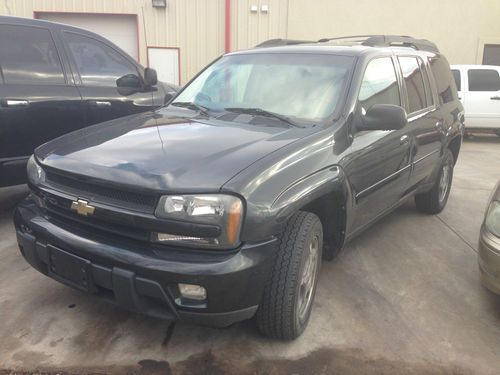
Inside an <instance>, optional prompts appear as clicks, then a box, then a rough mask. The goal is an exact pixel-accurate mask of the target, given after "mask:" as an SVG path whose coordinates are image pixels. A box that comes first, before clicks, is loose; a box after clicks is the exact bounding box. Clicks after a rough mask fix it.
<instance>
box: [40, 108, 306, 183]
mask: <svg viewBox="0 0 500 375" xmlns="http://www.w3.org/2000/svg"><path fill="white" fill-rule="evenodd" d="M186 113H190V114H191V113H192V112H191V111H188V110H184V109H166V108H165V109H161V110H158V111H155V112H149V113H143V114H139V115H133V116H128V117H124V118H120V119H116V120H112V121H109V122H106V123H103V124H99V125H95V126H91V127H88V128H84V129H81V130H78V131H76V132H73V133H69V134H66V135H64V136H62V137H60V138H57V139H55V140H53V141H51V142H49V143H46V144H44V145H43V146H40V147H39V148H38V149H37V150H36V151H35V155H36V157H37V159H38V161H39V162H40V163H41V164H42V165H45V166H47V167H51V168H54V169H56V170H60V171H66V172H70V173H74V174H79V175H82V176H84V177H85V178H88V179H99V180H106V181H110V182H112V183H118V184H126V185H131V186H135V187H140V188H145V189H154V190H168V191H176V192H185V191H190V192H196V191H201V190H203V191H208V192H210V191H216V190H218V189H220V187H221V186H222V185H223V184H224V183H225V182H226V181H228V180H229V179H230V178H231V177H233V176H234V175H236V174H237V173H238V172H240V171H241V170H242V169H244V168H245V167H247V166H249V165H250V164H252V163H253V162H255V161H257V160H258V159H260V158H262V157H264V156H266V155H268V154H269V153H271V152H273V151H275V150H277V149H279V148H281V147H283V146H285V145H287V144H289V143H291V142H293V141H295V140H297V139H299V138H302V137H304V136H306V135H307V134H310V133H311V132H313V128H289V127H286V126H281V125H277V126H269V125H255V124H249V123H239V122H231V121H220V120H217V119H212V118H211V119H205V118H201V116H197V118H196V119H194V118H189V117H186V116H185V114H186ZM181 114H182V115H181ZM227 116H233V119H235V118H236V117H237V116H238V115H236V114H228V115H227ZM240 116H246V115H240ZM247 118H248V116H247ZM269 121H270V122H271V121H273V120H269Z"/></svg>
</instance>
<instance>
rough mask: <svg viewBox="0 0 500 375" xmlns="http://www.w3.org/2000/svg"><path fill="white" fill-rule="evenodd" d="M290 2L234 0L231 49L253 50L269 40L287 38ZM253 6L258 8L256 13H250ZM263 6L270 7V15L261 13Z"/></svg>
mask: <svg viewBox="0 0 500 375" xmlns="http://www.w3.org/2000/svg"><path fill="white" fill-rule="evenodd" d="M292 1H293V0H292ZM288 2H289V0H233V1H232V6H231V20H232V22H231V49H232V50H239V49H246V48H252V47H254V46H255V45H256V44H259V43H261V42H263V41H265V40H268V39H274V38H286V37H287V35H288V6H289V5H288ZM252 5H257V6H258V11H257V12H256V13H252V12H250V7H251V6H252ZM262 5H268V7H269V12H268V13H262V12H261V6H262Z"/></svg>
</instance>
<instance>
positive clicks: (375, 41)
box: [318, 35, 439, 52]
mask: <svg viewBox="0 0 500 375" xmlns="http://www.w3.org/2000/svg"><path fill="white" fill-rule="evenodd" d="M349 39H353V40H351V42H354V43H359V44H361V45H363V46H369V47H395V46H400V47H411V48H414V49H416V50H421V51H429V52H439V49H438V47H437V46H436V45H435V44H434V43H432V42H430V41H428V40H426V39H415V38H412V37H411V36H407V35H352V36H342V37H336V38H323V39H320V40H318V43H324V42H330V41H339V42H340V41H342V40H346V41H348V40H349Z"/></svg>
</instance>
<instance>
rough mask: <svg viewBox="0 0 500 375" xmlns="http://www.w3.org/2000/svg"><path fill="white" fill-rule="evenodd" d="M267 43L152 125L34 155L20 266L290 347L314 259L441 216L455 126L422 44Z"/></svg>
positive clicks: (302, 320)
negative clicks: (392, 225) (413, 209)
mask: <svg viewBox="0 0 500 375" xmlns="http://www.w3.org/2000/svg"><path fill="white" fill-rule="evenodd" d="M278 42H280V41H278ZM278 42H277V43H278ZM280 43H281V44H286V43H283V41H281V42H280ZM272 44H273V43H267V44H266V46H267V48H255V49H252V50H248V51H243V52H235V53H229V54H227V55H225V56H223V57H221V58H220V59H218V60H217V61H216V62H214V63H213V64H211V65H210V66H208V67H207V68H206V69H205V70H203V71H202V72H201V73H200V74H198V76H197V77H195V78H194V79H193V80H192V81H191V82H190V83H189V84H188V85H187V86H186V87H185V88H184V89H183V90H182V91H181V92H180V93H179V94H178V95H177V97H175V98H174V99H173V101H172V102H171V103H170V104H169V105H168V106H166V107H164V108H161V109H159V110H156V111H154V112H153V113H147V114H140V115H136V116H130V117H127V118H125V119H118V120H113V121H109V122H107V123H105V124H101V125H96V126H94V127H92V128H88V129H86V130H85V131H77V132H74V133H71V134H68V135H66V136H63V137H61V138H59V139H57V140H55V141H52V142H49V143H48V144H46V145H44V146H42V147H39V148H38V149H37V150H36V151H35V155H34V157H32V158H31V159H30V162H29V164H28V174H29V181H30V182H29V184H30V188H31V192H32V193H31V197H29V198H28V199H27V200H26V201H25V202H23V203H22V204H20V205H19V206H18V208H17V210H16V212H15V225H16V229H17V236H18V241H19V245H20V248H21V252H22V254H23V255H24V257H25V258H26V260H27V261H28V262H29V263H30V264H31V265H32V266H33V267H35V268H36V269H38V270H39V271H41V272H42V273H44V274H46V275H48V276H50V277H52V278H54V279H56V280H59V281H60V282H62V283H65V284H67V285H70V286H73V287H75V288H77V289H81V290H83V291H86V292H90V293H93V294H95V295H96V296H99V297H102V298H104V299H107V300H109V301H112V302H115V303H118V304H119V305H121V306H124V307H126V308H129V309H131V310H134V311H140V312H144V313H146V314H150V315H154V316H158V317H162V318H167V319H182V320H186V321H192V322H197V323H202V324H210V325H216V326H224V325H228V324H231V323H233V322H236V321H240V320H244V319H248V318H251V317H253V316H254V315H255V316H256V321H257V325H258V327H259V328H260V330H261V331H262V332H263V333H264V334H266V335H268V336H271V337H274V338H281V339H293V338H295V337H297V336H298V335H299V334H300V333H301V332H302V331H303V330H304V328H305V326H306V325H307V322H308V319H309V315H310V312H311V306H312V301H313V299H314V294H315V290H316V283H317V280H318V273H319V268H320V261H321V259H322V258H323V259H333V258H334V257H335V256H336V255H337V254H338V253H339V251H340V249H341V248H342V247H343V246H344V244H345V243H346V242H347V241H349V240H350V239H352V238H353V237H354V236H356V235H357V234H359V233H360V232H362V231H363V229H365V228H366V227H368V226H369V225H370V224H372V223H373V222H375V221H376V220H377V219H379V218H381V217H382V216H383V215H385V214H387V213H388V212H390V211H392V210H393V209H394V208H396V207H397V206H398V205H400V204H401V203H402V202H404V201H405V200H407V199H408V198H412V197H415V201H416V205H417V208H418V209H419V210H421V211H423V212H425V213H429V214H434V213H437V212H440V211H441V210H442V209H443V207H444V206H445V204H446V201H447V199H448V194H449V192H450V186H451V182H452V173H453V167H454V164H455V161H456V160H457V157H458V153H459V150H460V146H461V142H462V135H463V119H464V113H463V108H462V105H461V104H460V101H459V100H458V97H457V90H456V88H455V82H454V80H453V77H452V75H451V72H450V67H449V65H448V62H447V61H446V59H445V58H444V56H442V55H441V54H440V53H439V52H438V50H437V48H436V47H435V45H433V44H432V43H430V42H427V41H423V40H417V39H412V38H409V37H389V36H373V37H366V38H350V39H349V38H347V39H334V40H322V41H320V42H317V43H304V44H297V45H293V46H281V47H272V46H271V47H270V45H272Z"/></svg>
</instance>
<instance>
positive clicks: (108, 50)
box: [0, 17, 178, 186]
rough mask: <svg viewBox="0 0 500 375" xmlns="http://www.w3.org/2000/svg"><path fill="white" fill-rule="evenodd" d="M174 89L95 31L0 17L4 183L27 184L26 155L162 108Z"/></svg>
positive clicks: (0, 170) (0, 176) (0, 178)
mask: <svg viewBox="0 0 500 375" xmlns="http://www.w3.org/2000/svg"><path fill="white" fill-rule="evenodd" d="M120 77H122V78H121V79H119V78H120ZM117 80H118V81H117ZM117 84H118V86H120V87H117ZM176 91H178V88H177V87H176V86H171V85H167V84H164V83H157V81H156V72H155V71H154V70H153V69H148V68H146V69H145V68H143V67H142V66H140V65H139V64H137V63H136V62H135V61H134V60H133V59H132V58H131V57H130V56H128V55H127V54H126V53H125V52H124V51H122V50H121V49H119V48H118V47H117V46H115V45H114V44H112V43H111V42H109V41H108V40H106V39H104V38H102V37H100V36H98V35H96V34H94V33H91V32H89V31H86V30H82V29H78V28H75V27H71V26H67V25H60V24H55V23H51V22H46V21H37V20H29V19H24V18H15V17H0V186H7V185H15V184H20V183H24V182H26V162H27V161H28V158H29V156H30V155H31V154H32V153H33V150H34V149H35V148H36V147H37V146H40V145H41V144H43V143H45V142H47V141H48V140H51V139H54V138H56V137H58V136H60V135H63V134H65V133H69V132H71V131H74V130H77V129H80V128H82V127H85V126H88V125H92V124H96V123H98V122H103V121H107V120H111V119H114V118H117V117H122V116H126V115H130V114H134V113H138V112H144V111H147V110H150V109H154V108H157V107H159V106H161V105H163V104H165V103H166V101H167V100H169V99H171V98H172V96H173V94H175V92H176Z"/></svg>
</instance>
